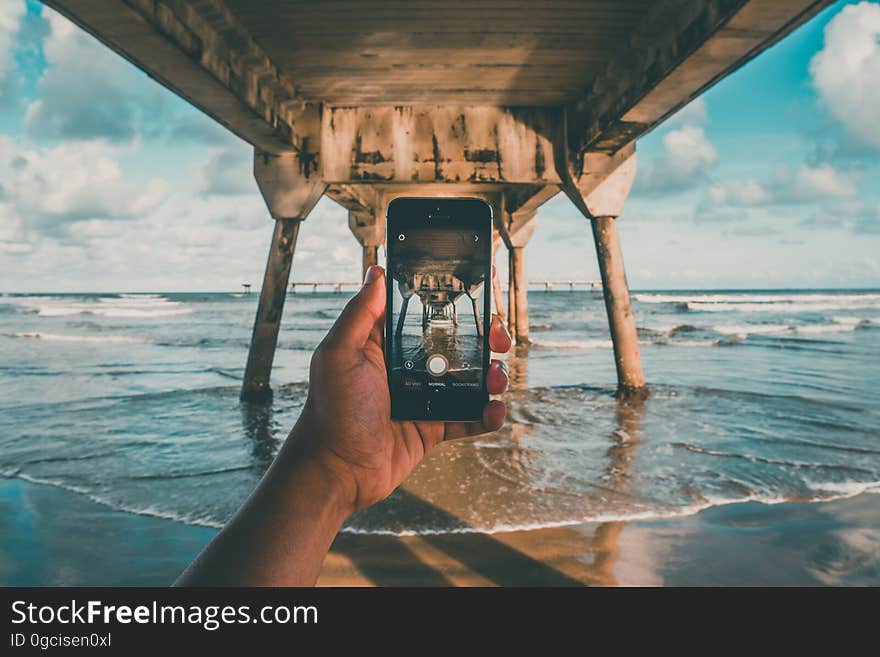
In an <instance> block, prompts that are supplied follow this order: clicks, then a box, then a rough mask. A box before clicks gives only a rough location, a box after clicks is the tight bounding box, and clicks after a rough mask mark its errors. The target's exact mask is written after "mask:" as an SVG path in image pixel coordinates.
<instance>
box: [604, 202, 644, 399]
mask: <svg viewBox="0 0 880 657" xmlns="http://www.w3.org/2000/svg"><path fill="white" fill-rule="evenodd" d="M592 225H593V240H594V241H595V243H596V255H597V256H598V259H599V273H600V274H601V276H602V291H603V294H604V296H605V311H606V312H607V313H608V326H609V328H610V329H611V341H612V343H613V345H614V363H615V365H616V366H617V383H618V388H619V389H620V391H621V392H622V393H624V394H629V393H631V392H633V391H636V390H639V389H642V388H644V387H645V375H644V373H643V372H642V359H641V356H640V355H639V340H638V335H637V333H636V321H635V317H633V312H632V303H631V302H630V298H629V287H628V286H627V283H626V272H625V270H624V267H623V252H622V251H621V249H620V240H619V239H618V237H617V218H616V217H594V218H593V219H592Z"/></svg>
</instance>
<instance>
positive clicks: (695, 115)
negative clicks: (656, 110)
mask: <svg viewBox="0 0 880 657" xmlns="http://www.w3.org/2000/svg"><path fill="white" fill-rule="evenodd" d="M708 122H709V109H708V107H706V101H705V100H704V99H703V97H702V96H698V97H697V98H695V99H694V100H692V101H691V102H689V103H688V104H687V105H685V106H684V107H682V108H681V109H680V110H678V111H677V112H676V113H675V114H673V115H672V116H671V117H669V119H667V121H666V123H667V125H670V126H671V125H705V124H706V123H708Z"/></svg>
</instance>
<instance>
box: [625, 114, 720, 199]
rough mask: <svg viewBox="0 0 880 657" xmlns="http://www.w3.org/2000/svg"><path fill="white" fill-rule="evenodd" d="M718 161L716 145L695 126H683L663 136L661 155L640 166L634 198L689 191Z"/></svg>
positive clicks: (703, 180) (704, 179)
mask: <svg viewBox="0 0 880 657" xmlns="http://www.w3.org/2000/svg"><path fill="white" fill-rule="evenodd" d="M717 161H718V152H717V150H716V149H715V145H714V144H713V143H712V142H711V141H710V140H709V138H708V137H707V136H706V133H705V132H704V131H703V128H702V127H700V126H697V125H691V124H688V125H683V126H681V127H680V128H677V129H675V130H671V131H669V132H667V133H666V134H665V135H664V136H663V154H662V155H661V156H660V157H659V158H657V159H655V160H653V161H650V162H647V163H645V164H642V165H641V171H640V172H639V174H638V175H637V176H636V187H635V193H636V194H644V195H646V196H658V195H663V194H674V193H677V192H681V191H684V190H686V189H692V188H694V187H696V186H698V185H700V184H701V183H704V182H705V181H706V180H707V174H708V172H709V171H710V170H711V169H712V168H713V167H714V166H715V164H716V163H717Z"/></svg>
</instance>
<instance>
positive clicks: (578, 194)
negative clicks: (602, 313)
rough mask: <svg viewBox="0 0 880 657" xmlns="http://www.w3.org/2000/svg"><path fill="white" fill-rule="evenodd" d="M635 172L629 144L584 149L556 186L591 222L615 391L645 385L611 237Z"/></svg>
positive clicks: (617, 249) (627, 392) (615, 241)
mask: <svg viewBox="0 0 880 657" xmlns="http://www.w3.org/2000/svg"><path fill="white" fill-rule="evenodd" d="M575 172H576V175H575ZM635 174H636V154H635V150H634V149H629V150H626V151H624V150H622V151H621V152H619V153H617V154H615V155H611V156H608V155H603V154H589V155H585V156H582V161H581V165H580V166H578V167H572V168H571V169H570V170H569V175H570V178H569V179H568V180H566V181H565V182H564V183H563V186H562V188H563V191H564V192H565V193H566V195H568V197H569V198H571V200H572V201H573V202H574V204H575V205H576V206H577V207H578V209H579V210H580V211H581V212H582V213H583V214H584V216H586V217H587V218H588V219H589V220H590V222H591V225H592V229H593V241H594V242H595V244H596V255H597V257H598V260H599V273H600V274H601V276H602V292H603V295H604V297H605V310H606V312H607V315H608V327H609V329H610V331H611V341H612V343H613V345H614V363H615V366H616V368H617V390H618V395H620V396H631V395H634V394H635V395H637V394H641V393H642V392H643V391H644V390H645V375H644V373H643V372H642V361H641V356H640V354H639V342H638V336H637V333H636V322H635V317H633V313H632V304H631V302H630V297H629V287H628V286H627V283H626V272H625V270H624V267H623V253H622V251H621V248H620V240H619V239H618V237H617V217H619V216H620V214H621V212H622V211H623V204H624V202H625V201H626V198H627V196H629V191H630V189H631V188H632V183H633V180H634V178H635Z"/></svg>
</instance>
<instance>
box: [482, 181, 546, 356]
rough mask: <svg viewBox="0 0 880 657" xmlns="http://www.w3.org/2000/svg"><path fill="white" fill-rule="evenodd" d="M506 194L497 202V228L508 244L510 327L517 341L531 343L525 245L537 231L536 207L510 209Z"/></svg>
mask: <svg viewBox="0 0 880 657" xmlns="http://www.w3.org/2000/svg"><path fill="white" fill-rule="evenodd" d="M508 206H509V203H508V201H507V199H506V197H502V198H501V200H500V201H499V202H497V203H495V204H493V208H492V209H493V215H494V217H495V227H496V228H497V229H498V234H499V235H500V237H501V239H502V241H503V242H504V245H505V246H506V247H507V328H508V330H509V331H510V335H511V337H512V338H513V339H514V342H515V343H516V344H519V345H522V344H528V343H529V301H528V291H529V290H528V279H527V278H526V270H525V246H526V244H528V241H529V239H530V238H531V237H532V233H534V232H535V226H536V223H535V216H536V208H534V209H533V208H528V209H525V210H520V211H517V212H513V213H511V212H508V211H507V209H508Z"/></svg>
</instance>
